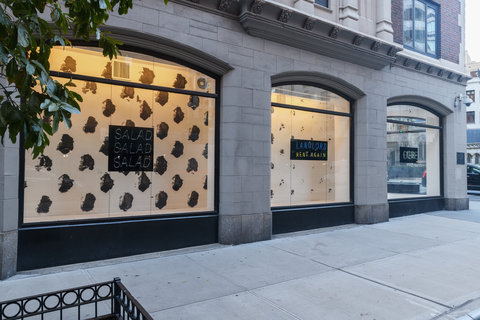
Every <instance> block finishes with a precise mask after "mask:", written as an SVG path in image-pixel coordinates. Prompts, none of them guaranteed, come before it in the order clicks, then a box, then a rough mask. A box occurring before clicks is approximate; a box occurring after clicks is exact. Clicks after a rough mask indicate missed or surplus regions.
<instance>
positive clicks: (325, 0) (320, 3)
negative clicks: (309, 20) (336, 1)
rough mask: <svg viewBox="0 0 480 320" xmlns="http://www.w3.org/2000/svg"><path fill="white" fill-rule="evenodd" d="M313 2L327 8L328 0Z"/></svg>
mask: <svg viewBox="0 0 480 320" xmlns="http://www.w3.org/2000/svg"><path fill="white" fill-rule="evenodd" d="M315 3H316V4H318V5H321V6H322V7H327V8H328V0H315Z"/></svg>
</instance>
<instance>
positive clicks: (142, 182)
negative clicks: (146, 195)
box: [138, 172, 152, 192]
mask: <svg viewBox="0 0 480 320" xmlns="http://www.w3.org/2000/svg"><path fill="white" fill-rule="evenodd" d="M151 184H152V182H151V181H150V179H149V178H148V176H147V175H146V174H145V172H142V174H141V175H140V177H138V190H140V191H142V192H144V191H145V190H147V189H148V187H150V185H151Z"/></svg>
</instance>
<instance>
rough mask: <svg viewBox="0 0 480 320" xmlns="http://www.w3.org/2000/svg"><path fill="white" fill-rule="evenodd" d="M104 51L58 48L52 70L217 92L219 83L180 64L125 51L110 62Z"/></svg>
mask: <svg viewBox="0 0 480 320" xmlns="http://www.w3.org/2000/svg"><path fill="white" fill-rule="evenodd" d="M100 50H101V49H98V48H90V47H75V48H68V49H67V48H63V47H54V48H53V49H52V53H51V56H50V69H51V70H52V71H59V72H66V73H73V74H81V75H85V76H92V77H98V78H105V79H114V80H120V81H126V82H136V83H143V84H147V85H154V86H161V87H167V88H177V89H185V90H192V91H200V92H209V93H215V80H214V79H213V78H211V77H208V76H206V75H205V74H202V73H201V72H198V71H196V70H193V69H190V68H186V67H184V66H182V65H180V64H177V63H174V62H170V61H167V60H162V59H158V58H155V57H151V56H148V55H144V54H140V53H136V52H128V51H124V50H122V55H121V56H120V55H118V57H117V58H114V59H113V60H111V61H110V60H109V59H108V58H105V57H104V56H103V55H102V54H101V51H100Z"/></svg>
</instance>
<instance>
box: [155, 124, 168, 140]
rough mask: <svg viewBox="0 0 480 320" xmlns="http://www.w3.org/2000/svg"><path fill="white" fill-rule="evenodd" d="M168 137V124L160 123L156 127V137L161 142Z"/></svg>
mask: <svg viewBox="0 0 480 320" xmlns="http://www.w3.org/2000/svg"><path fill="white" fill-rule="evenodd" d="M167 136H168V124H166V123H165V122H162V123H160V124H158V125H157V137H159V138H160V139H161V140H162V139H164V138H166V137H167Z"/></svg>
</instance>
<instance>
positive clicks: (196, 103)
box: [188, 96, 200, 110]
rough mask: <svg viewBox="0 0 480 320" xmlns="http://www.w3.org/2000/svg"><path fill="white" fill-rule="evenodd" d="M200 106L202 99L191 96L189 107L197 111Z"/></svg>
mask: <svg viewBox="0 0 480 320" xmlns="http://www.w3.org/2000/svg"><path fill="white" fill-rule="evenodd" d="M199 105H200V98H199V97H198V96H190V100H189V101H188V106H189V107H190V108H192V109H193V110H195V109H197V108H198V106H199Z"/></svg>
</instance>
